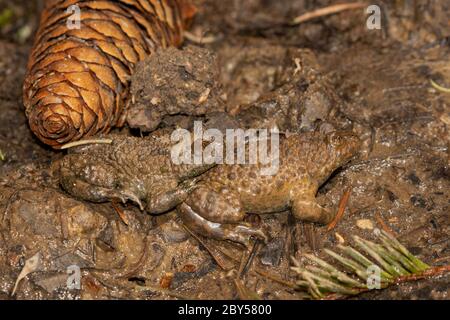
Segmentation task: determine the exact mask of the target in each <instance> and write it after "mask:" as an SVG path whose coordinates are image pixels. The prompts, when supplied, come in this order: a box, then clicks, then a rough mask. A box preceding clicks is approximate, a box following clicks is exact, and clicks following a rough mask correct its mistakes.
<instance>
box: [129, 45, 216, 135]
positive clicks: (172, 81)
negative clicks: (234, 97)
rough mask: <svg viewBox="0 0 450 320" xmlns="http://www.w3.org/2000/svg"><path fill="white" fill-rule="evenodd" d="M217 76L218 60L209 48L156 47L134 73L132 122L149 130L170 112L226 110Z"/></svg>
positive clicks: (191, 112)
mask: <svg viewBox="0 0 450 320" xmlns="http://www.w3.org/2000/svg"><path fill="white" fill-rule="evenodd" d="M218 78H219V68H218V64H217V62H216V59H215V56H214V54H213V53H212V52H211V51H209V50H206V49H202V48H197V47H192V46H188V47H186V48H184V49H183V50H179V49H176V48H169V49H167V50H157V51H156V52H155V53H154V54H152V55H151V56H149V57H148V58H147V59H145V60H143V61H141V62H139V63H138V64H137V66H136V72H135V73H134V74H133V76H132V79H131V97H132V98H131V99H132V101H131V106H130V110H129V112H128V114H127V122H128V124H129V126H130V127H131V128H137V129H140V130H142V131H144V132H148V131H153V130H155V129H156V128H157V127H158V125H159V124H160V123H161V121H162V120H163V118H164V117H165V116H167V115H169V116H170V115H177V114H180V113H181V114H183V115H191V116H201V115H205V114H207V113H211V112H220V111H224V107H223V102H222V100H221V86H220V85H219V82H218Z"/></svg>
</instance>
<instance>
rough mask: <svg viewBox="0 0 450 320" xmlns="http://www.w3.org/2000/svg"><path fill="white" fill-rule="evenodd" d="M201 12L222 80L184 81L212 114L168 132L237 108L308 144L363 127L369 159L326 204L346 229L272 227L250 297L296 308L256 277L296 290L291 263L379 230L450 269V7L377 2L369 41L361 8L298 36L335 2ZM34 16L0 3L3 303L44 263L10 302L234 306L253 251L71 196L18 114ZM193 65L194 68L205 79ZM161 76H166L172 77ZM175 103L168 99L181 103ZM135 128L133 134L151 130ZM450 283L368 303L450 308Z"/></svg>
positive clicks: (353, 167)
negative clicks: (300, 134)
mask: <svg viewBox="0 0 450 320" xmlns="http://www.w3.org/2000/svg"><path fill="white" fill-rule="evenodd" d="M196 2H197V4H198V8H199V12H198V15H197V17H196V19H195V21H194V23H193V26H192V29H191V32H192V33H194V34H199V35H204V36H205V39H206V38H207V37H209V36H214V37H215V38H216V41H214V42H212V43H210V44H204V45H199V44H194V43H192V42H190V41H188V40H187V41H186V44H190V45H197V46H201V47H202V48H204V49H205V50H204V53H203V54H204V55H205V61H204V63H205V64H204V65H208V66H210V65H213V64H214V61H213V60H212V58H210V57H211V56H210V54H213V55H214V56H216V57H217V63H218V69H219V70H218V71H215V70H210V69H204V70H202V69H201V68H196V70H195V72H197V73H196V77H194V78H192V77H191V78H189V77H188V78H186V79H187V80H186V79H184V80H183V75H185V74H184V73H178V74H177V76H179V78H178V79H177V80H176V83H178V84H179V83H183V81H193V83H194V85H192V86H191V91H192V92H194V94H192V95H188V96H183V99H184V98H186V99H187V100H189V99H192V100H193V101H194V100H195V101H197V102H198V99H199V98H200V97H201V95H202V93H203V91H202V90H201V88H202V86H198V83H207V82H209V83H210V84H211V94H208V97H210V98H211V100H209V101H208V102H207V104H206V105H205V106H203V107H204V110H201V111H199V110H197V109H196V107H197V106H196V105H195V103H192V108H191V109H190V110H189V111H186V112H181V111H180V110H178V109H177V110H175V111H174V112H168V113H167V114H172V115H175V117H174V118H172V119H163V120H164V121H163V123H162V125H163V126H164V125H176V126H178V125H180V126H183V125H182V122H183V121H186V119H185V117H186V116H191V115H192V116H196V117H197V116H203V115H204V114H205V113H209V112H214V111H223V110H224V108H226V110H227V111H228V112H229V114H230V116H233V115H236V114H239V115H238V117H241V119H240V120H241V121H245V123H246V125H248V126H252V125H254V124H255V123H257V124H258V125H269V126H270V124H271V121H272V122H274V123H276V124H277V125H279V126H281V127H283V126H284V127H283V129H287V130H292V129H294V130H295V129H296V128H293V126H294V127H295V125H296V124H297V125H298V122H299V121H302V123H308V126H306V127H307V128H305V127H302V128H301V130H303V129H308V128H309V127H313V126H315V125H316V124H317V122H320V124H321V125H322V124H324V123H331V125H333V126H335V127H346V126H352V127H353V128H354V129H355V130H356V131H357V132H359V133H360V134H361V138H362V139H363V140H364V142H365V147H364V150H363V152H362V155H361V157H360V158H359V159H357V160H356V161H354V162H352V163H351V164H349V165H347V166H346V167H345V168H343V169H341V170H340V171H339V172H337V173H336V174H335V175H333V177H332V178H331V179H330V180H329V181H328V182H327V183H326V184H325V185H324V186H323V187H322V188H321V189H320V192H319V199H320V200H321V202H323V203H324V204H325V205H326V206H328V207H331V208H333V209H334V210H336V209H337V207H338V204H339V200H340V199H341V197H342V194H343V191H344V190H345V189H347V188H349V187H351V189H352V193H351V196H350V201H349V203H348V205H347V209H346V211H345V214H344V216H343V219H342V220H341V221H340V222H339V223H338V225H337V227H336V228H335V229H334V230H332V231H330V232H327V231H326V227H324V226H319V225H312V224H306V223H301V222H295V221H293V220H292V219H291V218H290V216H289V214H288V213H287V212H286V213H280V214H274V215H266V216H262V217H261V218H262V223H263V224H264V226H265V228H266V229H267V230H268V231H269V234H270V236H271V238H272V240H271V241H270V242H269V244H268V245H267V246H266V247H262V248H260V249H259V251H258V253H257V255H256V258H255V259H254V260H253V263H252V265H251V266H250V268H249V269H248V271H247V272H246V273H245V275H244V276H243V278H242V281H243V283H244V285H245V286H246V287H247V288H248V289H250V290H252V291H254V292H255V293H256V294H258V295H259V296H260V297H261V298H263V299H301V298H302V294H301V293H299V292H297V291H295V290H293V289H291V288H289V287H286V286H284V285H282V284H279V283H277V282H274V281H273V280H271V279H270V278H269V277H266V276H262V275H261V274H260V273H257V271H258V270H259V271H261V270H262V271H264V272H265V273H267V274H270V275H273V276H276V277H278V278H282V279H284V280H286V281H290V282H293V281H295V279H296V278H295V274H294V273H293V272H292V271H291V270H290V264H291V262H290V259H289V257H290V256H295V257H296V258H297V259H299V260H300V261H302V255H303V254H304V253H307V252H315V253H317V254H319V255H322V252H321V249H322V248H331V249H333V248H334V247H335V246H336V244H337V243H339V242H340V241H342V240H343V241H345V243H346V244H348V243H350V244H351V243H352V236H353V235H359V236H362V237H365V238H368V239H373V238H374V237H375V236H374V233H373V228H388V229H390V230H391V231H392V232H393V233H395V234H396V235H397V237H398V239H399V240H400V241H401V242H402V243H403V244H405V246H407V247H408V248H409V249H410V250H411V252H413V253H414V254H415V255H417V256H418V257H419V258H420V259H422V260H423V261H425V262H426V263H428V264H430V265H434V266H439V265H448V264H450V259H449V249H450V247H449V245H450V243H449V233H450V217H449V214H450V151H449V147H450V134H449V130H450V94H449V93H446V92H440V91H439V90H437V89H436V88H434V87H433V86H432V85H431V82H430V80H433V81H435V82H436V83H438V84H439V85H441V86H443V87H447V88H450V54H449V53H450V40H449V39H450V38H449V37H450V28H449V24H448V23H449V22H448V17H449V15H450V4H449V3H448V2H447V1H431V0H419V1H402V0H400V1H388V0H386V1H380V3H381V4H382V8H383V10H382V12H383V19H382V22H383V27H382V29H381V30H368V29H367V28H366V23H365V20H366V16H365V15H364V14H363V11H362V10H351V11H346V12H343V13H339V14H334V15H331V16H327V17H322V18H318V19H315V20H313V21H310V22H306V23H303V24H301V25H299V26H289V23H288V22H289V21H291V20H292V19H293V18H294V17H295V16H297V15H299V14H302V13H304V12H307V11H312V10H314V9H316V8H320V7H323V6H326V5H330V4H334V3H337V2H338V1H332V0H323V1H314V5H312V3H313V2H311V1H306V0H305V1H303V0H299V1H291V0H277V1H267V0H248V1H247V0H246V1H218V0H217V1H214V0H196ZM413 4H415V6H414V5H413ZM39 7H40V5H39V1H37V2H34V1H29V0H20V1H18V0H15V1H8V0H4V1H0V16H2V12H5V10H9V11H11V13H7V14H6V16H7V15H9V14H12V18H9V19H4V20H1V19H0V299H11V298H13V297H12V296H11V293H12V290H13V287H14V284H15V282H16V279H17V277H18V275H19V273H20V272H21V270H22V269H23V268H24V265H25V263H26V261H27V259H30V258H31V257H33V256H34V255H35V254H39V257H40V258H39V261H40V263H39V265H38V267H37V269H35V270H34V272H32V273H30V274H29V275H28V276H27V277H26V278H24V279H23V280H22V281H20V283H19V285H18V288H17V290H16V295H15V298H18V299H50V298H51V299H80V298H83V299H89V298H93V299H115V298H128V299H174V298H185V297H187V298H200V299H221V298H229V299H236V298H239V294H238V290H237V289H236V285H235V281H234V280H235V278H236V273H237V269H238V268H239V260H240V257H241V255H242V254H243V250H242V248H240V247H238V246H236V245H234V244H230V243H221V242H218V241H214V240H210V239H203V238H195V237H193V236H192V235H190V234H189V233H187V232H186V231H185V229H183V227H182V224H181V223H180V222H179V221H178V220H177V217H176V215H175V214H174V213H169V214H166V215H162V216H158V217H151V216H149V215H146V214H144V213H142V212H141V211H140V210H139V209H138V208H136V207H134V206H133V205H131V204H129V205H124V206H122V205H116V207H117V208H118V210H119V211H120V212H121V214H122V218H121V217H120V216H119V214H118V213H117V210H116V209H115V208H114V205H113V204H111V203H105V204H93V203H88V202H83V201H79V200H77V199H73V198H72V197H70V196H69V195H68V194H66V193H64V191H62V189H61V188H60V186H59V183H58V178H59V177H58V174H57V172H58V171H57V170H56V164H55V163H57V162H56V161H55V160H58V159H59V158H61V157H62V156H63V155H64V154H63V153H62V152H56V151H53V150H51V149H50V148H47V147H46V146H43V145H42V144H41V143H39V142H38V140H37V139H35V138H34V137H33V135H32V133H31V132H30V130H29V129H28V125H27V121H26V117H25V115H24V112H23V106H22V98H21V86H22V79H23V75H24V72H25V68H26V63H27V62H26V61H27V54H28V52H29V49H30V47H31V44H32V32H33V30H35V29H36V26H37V22H38V17H37V16H36V12H37V11H38V8H39ZM296 57H297V58H299V59H300V60H298V61H300V62H302V63H300V64H298V63H296V62H298V61H296V59H295V58H296ZM195 58H196V57H195V56H194V57H193V58H192V57H191V59H193V60H191V61H194V62H195V63H199V64H200V65H199V66H200V67H201V61H197V60H195ZM197 58H198V56H197ZM180 59H181V58H180ZM302 59H303V60H302ZM149 64H150V65H151V62H148V64H146V66H148V65H149ZM182 67H183V68H184V69H185V68H186V64H184V66H182ZM159 68H160V70H158V72H160V73H162V74H163V73H164V65H159ZM188 69H189V68H188ZM177 70H178V71H179V69H177ZM177 70H175V69H170V68H169V67H167V70H166V71H167V74H174V75H175V74H176V71H177ZM188 71H189V70H188ZM192 72H193V71H191V73H192ZM188 73H189V72H188ZM189 79H190V80H189ZM192 79H194V80H192ZM196 80H198V81H199V82H196ZM302 81H303V82H307V83H308V86H307V87H305V86H304V85H303V86H302ZM195 84H197V86H196V85H195ZM142 85H143V87H146V85H147V86H148V85H149V84H144V83H142ZM175 87H176V86H175ZM141 89H142V90H145V91H146V92H147V91H151V92H153V93H154V92H157V91H158V88H157V87H152V86H150V87H147V88H141ZM176 89H177V90H178V91H175V93H174V92H172V91H171V92H169V93H167V94H166V95H164V97H171V98H172V100H173V99H175V100H176V98H177V96H176V94H177V92H179V94H180V95H181V94H184V92H183V91H182V90H181V88H180V87H176ZM216 89H217V90H218V91H217V92H215V91H214V90H216ZM219 91H220V92H219ZM170 94H175V96H170ZM144 98H148V97H145V95H144ZM183 99H181V100H180V101H182V103H183V104H184V103H186V101H185V100H183ZM150 100H151V98H150ZM141 101H142V100H141ZM195 101H194V102H195ZM191 102H192V101H191ZM142 103H143V102H142ZM168 103H169V104H172V102H171V101H169V102H168ZM215 104H217V106H218V110H214V109H213V108H214V105H215ZM143 114H146V113H145V112H143ZM164 115H166V114H164ZM214 117H215V118H214ZM214 117H213V120H211V121H215V122H212V123H216V124H217V123H221V122H222V123H226V122H225V120H226V119H225V116H224V115H223V114H222V116H220V114H219V116H218V115H215V116H214ZM217 117H219V118H217ZM222 117H223V118H222ZM135 119H136V118H135ZM255 119H256V120H255ZM261 119H263V120H261ZM305 119H306V120H307V121H306V122H304V121H305ZM139 120H140V122H139V121H138V122H137V125H136V127H138V128H141V126H142V125H144V126H146V125H148V126H149V127H152V126H156V125H155V124H154V123H150V124H148V123H146V122H145V121H144V124H142V119H139ZM144 120H145V119H144ZM147 120H148V119H147ZM294 120H295V121H294ZM227 121H228V120H227ZM255 121H256V122H255ZM258 121H259V122H258ZM141 129H142V128H141ZM123 131H124V134H126V133H128V132H127V130H126V129H125V130H123ZM132 133H134V132H133V131H132ZM124 219H125V220H124ZM361 220H369V221H370V222H369V223H368V222H367V221H366V225H369V228H368V229H362V228H361V227H359V226H361ZM124 221H125V222H126V224H125V223H124ZM199 240H200V241H202V242H203V244H200V243H199ZM204 245H206V246H207V247H208V249H209V250H210V251H211V252H210V251H208V250H206V249H205V246H204ZM221 252H222V253H221ZM223 252H226V253H227V254H228V255H229V256H231V257H237V260H238V261H235V260H233V259H232V258H230V257H227V254H225V255H224V254H223ZM211 253H212V254H213V256H214V257H216V259H218V261H219V264H220V266H219V265H218V263H217V261H216V260H214V258H212V255H211ZM70 265H78V266H79V267H81V269H82V283H81V289H80V290H71V289H68V288H67V286H66V281H67V273H66V270H67V267H68V266H70ZM449 283H450V278H449V276H448V275H447V276H441V277H438V278H434V279H431V280H422V281H418V282H415V283H408V284H403V285H401V286H394V287H392V288H390V289H387V290H383V291H375V292H371V293H367V294H364V295H361V296H359V297H357V299H449V294H450V292H449V291H450V286H449Z"/></svg>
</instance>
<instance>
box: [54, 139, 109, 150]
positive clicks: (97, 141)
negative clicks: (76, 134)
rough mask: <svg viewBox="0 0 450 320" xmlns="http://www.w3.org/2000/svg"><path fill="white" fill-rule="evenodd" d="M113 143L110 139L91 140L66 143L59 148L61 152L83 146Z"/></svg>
mask: <svg viewBox="0 0 450 320" xmlns="http://www.w3.org/2000/svg"><path fill="white" fill-rule="evenodd" d="M112 142H113V141H112V140H111V139H91V140H79V141H73V142H69V143H66V144H65V145H63V146H62V147H61V150H65V149H69V148H74V147H78V146H84V145H86V144H111V143H112Z"/></svg>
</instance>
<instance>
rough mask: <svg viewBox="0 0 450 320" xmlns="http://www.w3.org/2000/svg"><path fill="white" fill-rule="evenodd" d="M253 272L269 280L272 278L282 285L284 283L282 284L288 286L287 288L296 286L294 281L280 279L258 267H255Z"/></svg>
mask: <svg viewBox="0 0 450 320" xmlns="http://www.w3.org/2000/svg"><path fill="white" fill-rule="evenodd" d="M254 272H255V273H256V274H259V275H260V276H263V277H264V278H267V279H269V280H272V281H274V282H277V283H279V284H282V285H284V286H286V287H289V288H292V289H296V288H297V285H296V284H295V283H293V282H290V281H286V280H283V279H281V278H279V277H277V276H275V275H273V274H270V273H267V272H265V271H262V270H261V269H259V268H255V270H254Z"/></svg>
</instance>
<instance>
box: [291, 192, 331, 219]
mask: <svg viewBox="0 0 450 320" xmlns="http://www.w3.org/2000/svg"><path fill="white" fill-rule="evenodd" d="M316 193H317V188H315V187H311V188H307V189H306V190H304V189H303V190H301V191H298V192H295V190H294V191H293V192H292V197H291V211H292V214H293V215H294V216H295V218H297V219H299V220H302V221H308V222H317V223H322V224H327V223H329V222H330V221H331V220H332V219H333V217H334V215H333V212H332V211H331V210H329V209H327V208H324V207H322V206H321V205H320V204H319V203H317V199H316Z"/></svg>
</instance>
